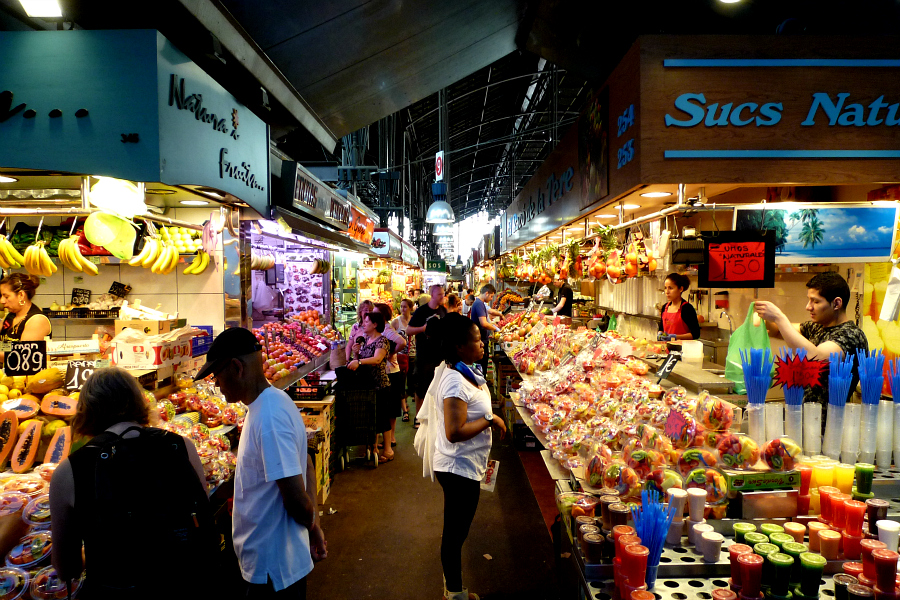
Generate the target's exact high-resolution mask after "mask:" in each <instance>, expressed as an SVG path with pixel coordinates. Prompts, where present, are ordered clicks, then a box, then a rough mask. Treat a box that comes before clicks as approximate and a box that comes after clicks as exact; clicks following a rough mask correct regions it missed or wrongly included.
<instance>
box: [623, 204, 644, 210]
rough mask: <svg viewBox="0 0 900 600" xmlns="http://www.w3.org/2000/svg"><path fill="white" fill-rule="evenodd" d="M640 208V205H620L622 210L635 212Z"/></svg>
mask: <svg viewBox="0 0 900 600" xmlns="http://www.w3.org/2000/svg"><path fill="white" fill-rule="evenodd" d="M640 207H641V205H640V204H623V205H622V208H624V209H625V210H635V209H638V208H640Z"/></svg>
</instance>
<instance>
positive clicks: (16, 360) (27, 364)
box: [3, 340, 47, 377]
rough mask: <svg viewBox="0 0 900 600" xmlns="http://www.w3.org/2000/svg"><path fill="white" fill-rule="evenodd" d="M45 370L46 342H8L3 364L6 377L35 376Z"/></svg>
mask: <svg viewBox="0 0 900 600" xmlns="http://www.w3.org/2000/svg"><path fill="white" fill-rule="evenodd" d="M46 368H47V342H45V341H44V340H40V341H36V342H10V346H9V350H7V351H6V354H5V357H4V363H3V372H4V373H5V374H6V375H9V376H10V377H14V376H16V375H36V374H38V373H40V372H41V371H43V370H44V369H46Z"/></svg>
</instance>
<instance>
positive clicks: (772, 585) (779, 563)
mask: <svg viewBox="0 0 900 600" xmlns="http://www.w3.org/2000/svg"><path fill="white" fill-rule="evenodd" d="M766 564H768V565H770V570H771V573H772V578H771V579H770V580H769V592H771V593H772V594H774V595H776V596H787V593H788V587H789V586H788V583H789V581H790V579H791V570H792V569H793V568H794V557H793V556H789V555H787V554H785V553H783V552H773V553H772V554H770V555H769V556H767V557H766Z"/></svg>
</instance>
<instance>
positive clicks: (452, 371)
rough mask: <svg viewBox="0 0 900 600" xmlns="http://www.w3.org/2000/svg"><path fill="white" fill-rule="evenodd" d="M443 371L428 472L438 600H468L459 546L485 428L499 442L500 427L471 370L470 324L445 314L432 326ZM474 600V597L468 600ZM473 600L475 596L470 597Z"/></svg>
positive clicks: (487, 445) (487, 444) (482, 468)
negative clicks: (436, 498)
mask: <svg viewBox="0 0 900 600" xmlns="http://www.w3.org/2000/svg"><path fill="white" fill-rule="evenodd" d="M435 325H436V326H438V327H439V328H440V333H441V350H442V354H443V359H444V363H445V364H446V365H447V368H446V369H445V370H444V372H443V374H442V375H441V379H440V382H438V383H436V384H435V385H433V386H432V389H434V388H435V387H436V388H437V390H436V393H435V394H434V413H435V416H436V422H435V423H434V424H433V425H430V427H437V437H436V440H435V448H434V454H433V456H432V468H433V470H434V474H435V477H437V480H438V483H440V484H441V488H443V491H444V529H443V536H442V538H441V565H442V567H443V570H444V598H445V599H446V600H469V598H471V597H472V596H470V595H469V592H468V590H467V589H466V588H464V587H463V583H462V546H463V543H464V542H465V541H466V537H468V535H469V527H471V525H472V520H473V519H474V518H475V510H476V509H477V508H478V497H479V495H480V493H481V480H482V478H483V477H484V474H485V472H486V471H487V463H488V456H489V455H490V452H491V443H492V436H491V428H492V427H496V428H497V429H498V430H499V431H500V437H501V438H502V437H503V436H504V435H505V434H506V424H505V423H504V422H503V419H502V418H500V417H499V416H497V415H495V414H494V412H493V409H492V408H491V394H490V391H489V390H488V387H487V384H486V382H485V380H484V378H483V377H481V376H480V375H479V374H478V373H477V372H476V371H475V369H474V368H473V365H474V364H475V363H477V362H478V361H479V360H481V357H482V356H483V355H484V344H483V342H482V341H481V331H480V330H479V329H478V326H477V325H476V324H475V322H474V321H472V320H471V319H469V318H467V317H464V316H462V315H460V314H456V313H450V314H448V315H447V316H446V317H444V318H443V319H441V320H440V321H437V323H435ZM473 596H474V595H473ZM475 597H476V598H477V596H475Z"/></svg>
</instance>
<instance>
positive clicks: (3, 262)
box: [0, 247, 12, 269]
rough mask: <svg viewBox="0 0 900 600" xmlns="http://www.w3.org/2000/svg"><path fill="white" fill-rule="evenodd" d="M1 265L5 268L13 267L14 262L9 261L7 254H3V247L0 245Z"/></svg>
mask: <svg viewBox="0 0 900 600" xmlns="http://www.w3.org/2000/svg"><path fill="white" fill-rule="evenodd" d="M0 267H3V268H4V269H9V268H10V267H12V263H11V262H9V261H8V260H7V259H6V255H5V254H3V248H2V247H0Z"/></svg>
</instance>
